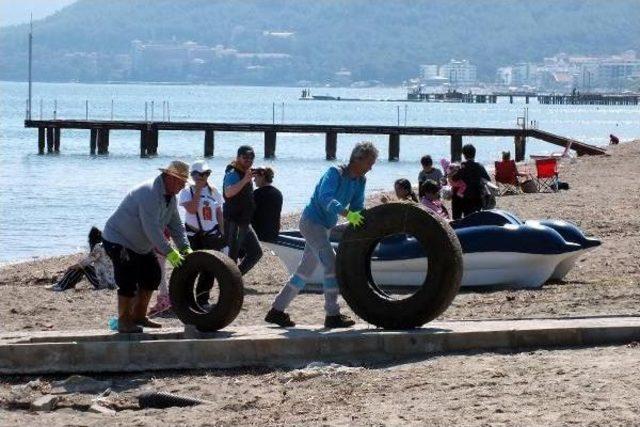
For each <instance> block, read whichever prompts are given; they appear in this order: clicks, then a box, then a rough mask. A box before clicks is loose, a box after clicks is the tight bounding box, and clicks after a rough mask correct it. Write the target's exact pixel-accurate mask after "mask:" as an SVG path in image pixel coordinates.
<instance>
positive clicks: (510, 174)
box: [495, 160, 521, 196]
mask: <svg viewBox="0 0 640 427" xmlns="http://www.w3.org/2000/svg"><path fill="white" fill-rule="evenodd" d="M495 168H496V172H495V174H496V184H497V185H498V195H499V196H504V195H505V194H518V193H520V192H521V190H520V182H519V181H518V170H517V168H516V162H515V160H506V161H501V162H495Z"/></svg>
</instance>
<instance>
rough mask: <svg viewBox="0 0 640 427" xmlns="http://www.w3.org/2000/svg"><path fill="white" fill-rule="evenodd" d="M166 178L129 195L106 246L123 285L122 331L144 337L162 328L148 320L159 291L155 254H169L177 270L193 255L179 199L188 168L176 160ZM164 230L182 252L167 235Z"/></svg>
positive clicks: (110, 224) (109, 228)
mask: <svg viewBox="0 0 640 427" xmlns="http://www.w3.org/2000/svg"><path fill="white" fill-rule="evenodd" d="M160 171H162V173H161V174H160V175H158V176H157V177H156V178H155V179H153V180H151V181H147V182H144V183H142V184H140V185H138V186H137V187H135V188H134V189H133V190H131V191H130V192H129V194H127V195H126V196H125V198H124V200H123V201H122V202H121V203H120V206H118V208H117V209H116V211H115V212H114V213H113V214H112V215H111V217H110V218H109V219H108V220H107V223H106V225H105V227H104V231H103V233H102V237H103V246H104V248H105V250H106V251H107V254H108V255H109V257H110V258H111V260H112V261H113V269H114V276H115V280H116V284H117V285H118V331H119V332H123V333H132V332H141V331H142V329H141V328H140V326H143V327H150V328H159V327H161V325H160V324H159V323H156V322H153V321H151V320H150V319H149V318H147V306H148V305H149V300H150V299H151V295H152V294H153V291H155V290H156V289H158V286H159V285H160V279H161V272H160V265H159V264H158V260H157V258H156V256H155V253H154V249H155V250H157V251H159V252H160V253H162V254H164V255H165V256H166V257H167V260H168V261H169V263H171V265H172V266H173V267H178V266H179V265H180V264H181V263H182V261H183V260H184V257H183V255H186V254H188V253H189V252H191V248H190V246H189V241H188V240H187V235H186V232H185V228H184V225H183V224H182V221H181V220H180V215H179V214H178V204H177V200H176V195H177V194H178V193H179V192H180V190H182V189H183V188H184V185H185V183H186V182H187V179H188V178H189V165H188V164H186V163H184V162H182V161H180V160H174V161H172V162H171V163H170V164H169V166H167V167H166V168H160ZM165 227H166V228H167V229H168V230H169V233H170V235H171V239H172V240H173V242H174V243H175V244H176V246H177V247H178V248H180V251H178V250H176V249H175V248H173V247H172V246H171V245H170V244H169V243H168V242H167V240H165V238H164V235H163V230H164V229H165Z"/></svg>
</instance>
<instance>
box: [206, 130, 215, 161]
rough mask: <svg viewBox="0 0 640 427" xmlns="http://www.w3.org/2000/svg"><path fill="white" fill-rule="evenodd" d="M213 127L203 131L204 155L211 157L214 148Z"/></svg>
mask: <svg viewBox="0 0 640 427" xmlns="http://www.w3.org/2000/svg"><path fill="white" fill-rule="evenodd" d="M214 138H215V137H214V134H213V129H206V130H205V131H204V156H205V157H213V150H214V149H215V139H214Z"/></svg>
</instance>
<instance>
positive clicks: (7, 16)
mask: <svg viewBox="0 0 640 427" xmlns="http://www.w3.org/2000/svg"><path fill="white" fill-rule="evenodd" d="M74 1H76V0H0V27H6V26H7V25H16V24H22V23H25V22H29V16H30V14H31V13H33V19H34V20H36V19H41V18H44V17H46V16H49V15H51V14H53V13H54V12H56V11H58V10H60V9H62V8H63V7H65V6H67V5H69V4H71V3H73V2H74Z"/></svg>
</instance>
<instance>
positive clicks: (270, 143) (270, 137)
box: [264, 130, 276, 159]
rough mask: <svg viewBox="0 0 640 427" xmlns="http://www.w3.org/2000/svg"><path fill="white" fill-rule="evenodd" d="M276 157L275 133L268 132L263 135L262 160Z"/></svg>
mask: <svg viewBox="0 0 640 427" xmlns="http://www.w3.org/2000/svg"><path fill="white" fill-rule="evenodd" d="M275 157H276V132H275V131H272V130H268V131H266V132H265V133H264V158H265V159H273V158H275Z"/></svg>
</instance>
